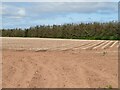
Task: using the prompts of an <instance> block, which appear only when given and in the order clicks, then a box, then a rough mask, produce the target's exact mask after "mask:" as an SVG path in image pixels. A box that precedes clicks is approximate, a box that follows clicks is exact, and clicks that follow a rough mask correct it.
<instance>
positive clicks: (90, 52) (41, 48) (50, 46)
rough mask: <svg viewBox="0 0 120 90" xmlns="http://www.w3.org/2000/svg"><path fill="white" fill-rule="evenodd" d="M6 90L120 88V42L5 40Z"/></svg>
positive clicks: (3, 51)
mask: <svg viewBox="0 0 120 90" xmlns="http://www.w3.org/2000/svg"><path fill="white" fill-rule="evenodd" d="M2 40H3V43H2V45H3V49H2V53H3V55H2V65H3V68H2V71H3V73H2V78H3V81H2V82H3V83H2V85H3V87H4V88H6V87H7V88H13V87H15V88H16V87H17V88H20V87H21V88H99V87H101V88H104V87H106V86H109V85H111V86H112V87H118V42H117V41H105V40H102V41H100V40H99V41H95V40H57V39H33V38H32V39H21V38H2Z"/></svg>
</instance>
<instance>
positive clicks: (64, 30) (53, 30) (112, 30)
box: [2, 22, 120, 40]
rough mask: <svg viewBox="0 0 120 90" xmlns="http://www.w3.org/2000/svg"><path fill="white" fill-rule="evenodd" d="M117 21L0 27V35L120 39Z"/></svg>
mask: <svg viewBox="0 0 120 90" xmlns="http://www.w3.org/2000/svg"><path fill="white" fill-rule="evenodd" d="M118 24H119V23H118V22H107V23H98V22H94V23H80V24H73V23H72V24H63V25H51V26H50V25H37V26H35V27H30V28H26V29H21V28H16V29H2V37H39V38H65V39H95V40H120V30H119V27H118V26H119V25H118Z"/></svg>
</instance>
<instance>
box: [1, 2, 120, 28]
mask: <svg viewBox="0 0 120 90" xmlns="http://www.w3.org/2000/svg"><path fill="white" fill-rule="evenodd" d="M0 8H2V13H0V14H2V24H3V28H28V27H30V26H35V25H52V24H64V23H81V22H95V21H96V22H109V21H113V20H118V3H117V2H66V3H65V2H56V3H55V2H46V3H44V2H39V3H38V2H4V3H2V6H0Z"/></svg>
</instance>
